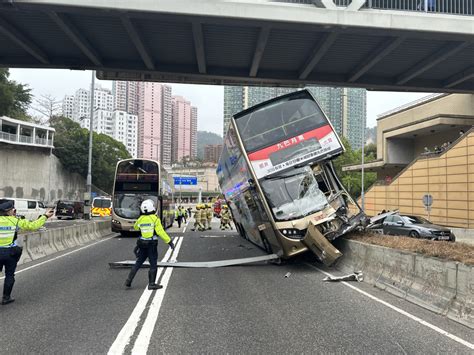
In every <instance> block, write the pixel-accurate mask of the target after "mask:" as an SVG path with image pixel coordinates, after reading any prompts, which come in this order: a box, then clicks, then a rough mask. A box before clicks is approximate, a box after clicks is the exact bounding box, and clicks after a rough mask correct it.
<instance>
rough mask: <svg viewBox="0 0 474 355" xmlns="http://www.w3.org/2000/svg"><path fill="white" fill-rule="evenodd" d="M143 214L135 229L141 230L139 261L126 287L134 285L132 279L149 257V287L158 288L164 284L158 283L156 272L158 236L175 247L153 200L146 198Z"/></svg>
mask: <svg viewBox="0 0 474 355" xmlns="http://www.w3.org/2000/svg"><path fill="white" fill-rule="evenodd" d="M140 210H141V214H140V217H139V218H138V220H137V221H136V222H135V225H134V226H133V229H135V230H136V231H140V234H141V235H140V237H139V238H138V240H137V247H138V252H137V261H136V262H135V265H133V266H132V270H130V273H129V274H128V277H127V280H126V281H125V286H126V287H131V286H132V281H133V278H134V277H135V275H136V274H137V271H138V270H139V269H140V267H141V266H142V264H143V263H144V262H145V260H146V259H147V258H148V261H149V262H150V269H149V270H148V289H149V290H158V289H160V288H162V287H163V286H161V285H157V284H156V283H155V282H156V274H157V273H158V267H157V262H158V237H160V238H161V239H162V240H163V241H164V242H165V243H166V244H168V245H169V246H170V248H171V249H174V244H173V242H172V241H171V238H170V237H169V236H168V234H167V233H166V232H165V230H164V228H163V226H162V225H161V221H160V219H159V218H158V216H157V215H156V208H155V204H154V202H153V200H145V201H143V202H142V204H141V206H140Z"/></svg>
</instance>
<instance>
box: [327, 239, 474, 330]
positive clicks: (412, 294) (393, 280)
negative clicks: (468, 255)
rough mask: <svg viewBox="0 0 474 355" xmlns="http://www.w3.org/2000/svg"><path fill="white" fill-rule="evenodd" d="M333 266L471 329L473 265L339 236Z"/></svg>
mask: <svg viewBox="0 0 474 355" xmlns="http://www.w3.org/2000/svg"><path fill="white" fill-rule="evenodd" d="M335 244H336V247H337V248H338V249H339V250H340V251H341V252H342V253H343V255H344V257H342V258H341V259H340V260H338V262H337V264H336V268H337V269H339V270H341V271H343V272H347V273H351V272H354V271H362V272H363V274H364V280H365V281H366V282H368V283H370V284H372V285H374V286H375V287H377V288H380V289H382V290H385V291H387V292H390V293H391V294H393V295H395V296H398V297H401V298H403V299H406V300H407V301H409V302H412V303H415V304H417V305H419V306H421V307H423V308H426V309H429V310H431V311H433V312H435V313H438V314H442V315H446V316H447V317H448V318H450V319H452V320H454V321H457V322H459V323H462V324H464V325H466V326H468V327H470V328H473V329H474V267H473V266H468V265H464V264H461V263H458V262H454V261H446V260H442V259H437V258H433V257H425V256H422V255H419V254H416V253H412V252H408V251H401V250H396V249H391V248H387V247H382V246H378V245H370V244H364V243H361V242H357V241H353V240H347V239H340V240H338V241H337V242H336V243H335Z"/></svg>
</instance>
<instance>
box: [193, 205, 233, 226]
mask: <svg viewBox="0 0 474 355" xmlns="http://www.w3.org/2000/svg"><path fill="white" fill-rule="evenodd" d="M213 215H214V212H213V210H212V205H211V204H210V203H200V204H197V205H196V209H195V210H194V226H193V228H192V229H191V230H192V231H195V230H196V229H197V230H198V231H205V230H211V229H212V226H211V222H212V217H213ZM219 217H220V218H221V225H220V229H221V230H224V229H227V228H229V229H232V226H231V224H230V220H231V216H230V212H229V210H228V208H227V206H225V205H224V206H223V208H222V210H221V213H220V216H219Z"/></svg>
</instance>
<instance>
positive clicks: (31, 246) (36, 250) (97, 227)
mask: <svg viewBox="0 0 474 355" xmlns="http://www.w3.org/2000/svg"><path fill="white" fill-rule="evenodd" d="M108 234H111V230H110V221H96V222H91V223H83V224H78V225H74V226H68V227H62V228H54V229H47V230H44V231H39V232H33V233H25V234H19V235H18V240H17V243H18V244H19V245H21V246H23V254H22V256H21V259H20V262H19V264H24V263H27V262H29V261H33V260H37V259H40V258H43V257H45V256H48V255H51V254H54V253H57V252H60V251H63V250H66V249H70V248H74V247H77V246H80V245H83V244H86V243H89V242H91V241H94V240H97V239H100V238H102V237H104V236H105V235H108Z"/></svg>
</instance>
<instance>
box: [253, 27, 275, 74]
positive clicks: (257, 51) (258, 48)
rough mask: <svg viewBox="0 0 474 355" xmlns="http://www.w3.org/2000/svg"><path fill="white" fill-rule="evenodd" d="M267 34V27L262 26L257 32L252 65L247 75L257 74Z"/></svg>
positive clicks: (268, 31)
mask: <svg viewBox="0 0 474 355" xmlns="http://www.w3.org/2000/svg"><path fill="white" fill-rule="evenodd" d="M269 35H270V28H269V27H262V28H261V29H260V33H259V34H258V40H257V46H256V47H255V53H254V54H253V60H252V66H251V67H250V72H249V76H251V77H255V76H257V72H258V68H259V66H260V61H261V60H262V56H263V52H264V51H265V46H266V45H267V42H268V36H269Z"/></svg>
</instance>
